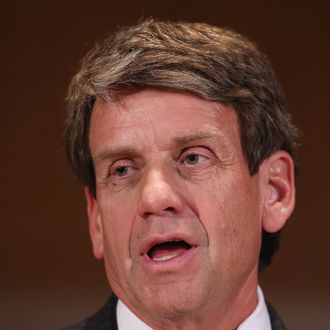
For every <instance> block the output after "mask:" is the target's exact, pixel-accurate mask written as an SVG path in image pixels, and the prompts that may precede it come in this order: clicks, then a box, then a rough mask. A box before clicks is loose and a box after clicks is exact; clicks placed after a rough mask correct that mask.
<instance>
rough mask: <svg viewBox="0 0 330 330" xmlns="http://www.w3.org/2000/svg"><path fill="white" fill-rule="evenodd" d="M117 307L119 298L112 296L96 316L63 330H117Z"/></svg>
mask: <svg viewBox="0 0 330 330" xmlns="http://www.w3.org/2000/svg"><path fill="white" fill-rule="evenodd" d="M116 305H117V297H116V296H115V295H112V296H111V297H110V298H109V300H108V301H107V303H106V304H105V305H104V306H103V307H102V308H101V309H100V310H98V311H97V312H96V313H95V314H94V315H92V316H90V317H88V318H86V319H84V320H82V321H80V322H79V323H76V324H72V325H69V326H68V327H65V328H62V329H61V330H92V329H93V330H96V329H97V330H117V329H118V327H117V320H116Z"/></svg>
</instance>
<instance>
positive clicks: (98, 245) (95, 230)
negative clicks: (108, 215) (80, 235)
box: [84, 187, 104, 259]
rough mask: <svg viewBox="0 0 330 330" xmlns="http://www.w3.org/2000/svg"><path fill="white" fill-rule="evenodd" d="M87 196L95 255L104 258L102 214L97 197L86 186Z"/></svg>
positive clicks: (90, 230) (90, 233)
mask: <svg viewBox="0 0 330 330" xmlns="http://www.w3.org/2000/svg"><path fill="white" fill-rule="evenodd" d="M84 192H85V198H86V202H87V215H88V221H89V235H90V237H91V241H92V246H93V252H94V256H95V258H97V259H102V258H103V255H104V249H103V229H102V221H101V215H100V212H99V207H98V204H97V201H96V199H95V198H94V196H93V194H92V193H91V191H90V190H89V188H88V187H85V189H84Z"/></svg>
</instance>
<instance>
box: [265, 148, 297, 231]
mask: <svg viewBox="0 0 330 330" xmlns="http://www.w3.org/2000/svg"><path fill="white" fill-rule="evenodd" d="M261 172H262V173H261V174H262V185H263V189H262V191H263V192H264V204H263V218H262V226H263V229H264V230H265V231H267V232H270V233H274V232H277V231H279V230H280V229H281V228H282V227H283V226H284V225H285V223H286V221H287V219H288V218H289V216H290V215H291V213H292V211H293V209H294V205H295V185H294V164H293V160H292V158H291V156H290V155H289V154H288V153H286V152H285V151H277V152H275V153H274V154H272V155H271V156H270V157H269V158H267V159H266V160H265V161H264V162H263V163H262V165H261Z"/></svg>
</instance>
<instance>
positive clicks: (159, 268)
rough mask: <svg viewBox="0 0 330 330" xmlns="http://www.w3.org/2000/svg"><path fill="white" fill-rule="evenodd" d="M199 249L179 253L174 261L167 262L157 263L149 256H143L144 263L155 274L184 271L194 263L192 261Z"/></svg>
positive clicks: (193, 248)
mask: <svg viewBox="0 0 330 330" xmlns="http://www.w3.org/2000/svg"><path fill="white" fill-rule="evenodd" d="M197 251H198V248H197V247H195V246H193V247H191V248H190V249H189V250H185V251H183V252H181V253H179V254H178V255H177V256H175V257H173V258H172V259H169V260H165V261H156V260H153V259H151V258H150V257H149V256H148V255H147V254H144V255H143V256H141V259H142V263H143V265H144V266H145V267H147V268H148V270H150V271H155V272H165V271H166V272H170V271H178V270H179V269H181V268H182V267H184V269H185V268H186V267H187V266H188V265H189V263H191V262H192V259H193V258H194V257H195V256H196V254H197Z"/></svg>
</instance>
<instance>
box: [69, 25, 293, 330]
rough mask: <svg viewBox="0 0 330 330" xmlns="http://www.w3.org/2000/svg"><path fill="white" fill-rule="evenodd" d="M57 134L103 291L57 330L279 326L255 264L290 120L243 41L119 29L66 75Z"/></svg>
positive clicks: (267, 250)
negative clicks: (75, 320)
mask: <svg viewBox="0 0 330 330" xmlns="http://www.w3.org/2000/svg"><path fill="white" fill-rule="evenodd" d="M65 137H66V147H67V155H68V158H69V161H70V163H71V165H72V167H73V169H74V172H75V174H76V176H77V177H78V179H79V180H80V181H81V182H82V183H83V184H84V186H85V194H86V200H87V210H88V218H89V230H90V235H91V240H92V244H93V250H94V255H95V257H96V258H98V259H104V263H105V269H106V273H107V277H108V280H109V283H110V286H111V288H112V290H113V292H114V295H113V296H112V297H111V298H110V299H109V301H108V303H107V304H106V305H105V306H104V307H103V308H102V309H101V310H100V311H99V312H98V313H96V314H95V315H94V316H92V317H90V318H87V319H86V320H84V321H82V322H80V323H79V324H76V325H74V326H71V327H69V328H68V329H118V328H119V329H120V330H122V329H150V328H152V329H222V330H232V329H240V330H248V329H250V330H252V329H253V330H269V329H284V325H283V324H282V322H281V321H280V319H279V318H278V316H277V315H276V313H275V312H274V310H273V309H272V308H271V307H270V306H269V305H268V304H267V303H266V302H265V300H264V297H263V294H262V291H261V289H260V288H259V287H258V271H259V270H260V269H261V268H263V267H264V266H266V265H268V264H269V263H270V261H271V256H272V254H273V252H274V250H275V248H276V245H277V239H278V237H277V235H276V234H274V233H276V232H278V231H279V230H280V229H281V228H282V227H283V226H284V224H285V223H286V221H287V219H288V217H289V216H290V214H291V212H292V210H293V208H294V202H295V188H294V161H293V158H294V157H293V149H294V146H295V140H296V129H295V128H294V126H293V125H292V124H291V123H290V121H289V115H288V113H287V110H286V108H285V105H284V101H283V97H282V93H281V91H280V88H279V86H278V84H277V82H276V80H275V77H274V74H273V71H272V69H271V67H270V64H269V62H268V61H267V60H266V58H265V57H264V56H263V55H262V54H261V53H260V52H259V51H258V50H257V48H256V47H255V45H254V44H253V43H251V42H250V41H248V40H247V39H245V38H244V37H242V36H241V35H239V34H236V33H234V32H232V31H230V30H226V29H220V28H217V27H213V26H209V25H207V24H191V23H169V22H159V21H154V20H152V19H149V20H146V21H144V22H141V23H139V24H138V25H136V26H132V27H129V28H122V29H120V30H119V31H118V32H116V33H115V34H114V35H111V36H110V37H108V38H107V39H105V40H104V41H103V42H102V43H100V44H98V45H96V46H95V48H94V49H93V50H91V51H90V52H89V53H88V54H87V55H86V57H85V58H84V60H83V61H82V64H81V68H80V70H79V71H78V73H77V74H76V76H75V77H74V79H73V80H72V83H71V86H70V90H69V95H68V118H67V123H66V134H65Z"/></svg>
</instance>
